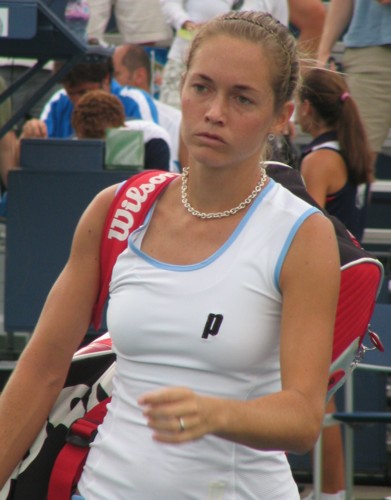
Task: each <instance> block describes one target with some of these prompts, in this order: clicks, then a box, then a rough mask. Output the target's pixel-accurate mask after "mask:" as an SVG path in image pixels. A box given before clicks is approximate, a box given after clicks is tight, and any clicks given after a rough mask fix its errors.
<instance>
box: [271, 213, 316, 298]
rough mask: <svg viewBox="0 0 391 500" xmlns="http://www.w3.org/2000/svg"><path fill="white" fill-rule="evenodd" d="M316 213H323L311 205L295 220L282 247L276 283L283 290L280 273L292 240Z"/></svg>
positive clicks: (275, 275)
mask: <svg viewBox="0 0 391 500" xmlns="http://www.w3.org/2000/svg"><path fill="white" fill-rule="evenodd" d="M315 213H322V212H321V211H320V210H319V209H318V208H315V207H311V208H309V209H308V210H306V211H305V212H304V213H303V214H302V215H301V216H300V217H299V218H298V219H297V221H296V222H295V224H294V225H293V227H292V229H291V230H290V231H289V234H288V237H287V239H286V241H285V243H284V246H283V247H282V250H281V252H280V255H279V257H278V259H277V264H276V267H275V269H274V285H275V287H276V288H277V290H279V291H280V292H281V289H280V274H281V268H282V265H283V263H284V260H285V257H286V254H287V253H288V250H289V248H290V246H291V243H292V240H293V238H294V237H295V235H296V233H297V231H298V230H299V228H300V226H301V225H302V224H303V222H304V221H305V220H306V219H308V217H309V216H310V215H312V214H315Z"/></svg>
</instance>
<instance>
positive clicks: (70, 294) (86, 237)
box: [0, 186, 115, 489]
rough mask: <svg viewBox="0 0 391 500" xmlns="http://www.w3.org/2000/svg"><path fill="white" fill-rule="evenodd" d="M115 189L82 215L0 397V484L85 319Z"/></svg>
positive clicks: (30, 437) (56, 387)
mask: <svg viewBox="0 0 391 500" xmlns="http://www.w3.org/2000/svg"><path fill="white" fill-rule="evenodd" d="M114 190H115V186H112V187H110V188H108V189H106V190H105V191H102V193H100V194H99V195H98V196H97V197H96V198H95V199H94V200H93V202H92V203H91V204H90V206H89V207H88V208H87V210H86V211H85V213H84V214H83V216H82V218H81V220H80V222H79V224H78V227H77V229H76V232H75V236H74V239H73V243H72V248H71V253H70V257H69V260H68V262H67V264H66V266H65V267H64V270H63V271H62V273H61V274H60V276H59V278H58V279H57V281H56V283H55V284H54V286H53V288H52V290H51V291H50V293H49V295H48V297H47V300H46V303H45V305H44V308H43V310H42V313H41V315H40V318H39V320H38V323H37V325H36V328H35V331H34V333H33V335H32V337H31V340H30V341H29V343H28V345H27V346H26V348H25V349H24V351H23V353H22V355H21V357H20V359H19V361H18V363H17V366H16V368H15V370H14V372H13V374H12V375H11V377H10V380H9V382H8V383H7V385H6V387H5V389H4V391H3V393H2V395H1V397H0V442H1V446H0V489H1V487H2V485H3V484H4V482H5V481H6V480H7V478H8V477H9V475H10V474H11V472H12V471H13V469H14V468H15V466H16V465H17V463H18V462H19V460H21V458H22V457H23V455H24V453H25V452H26V450H27V449H28V447H29V446H30V445H31V444H32V442H33V441H34V439H35V437H36V435H37V434H38V432H39V431H40V429H41V428H42V426H43V424H44V422H45V419H46V418H47V416H48V414H49V412H50V409H51V407H52V405H53V403H54V402H55V400H56V397H57V396H58V393H59V391H60V390H61V388H62V387H63V384H64V381H65V378H66V375H67V372H68V369H69V365H70V362H71V358H72V355H73V354H74V352H75V350H76V349H77V348H78V346H79V345H80V343H81V341H82V339H83V337H84V335H85V333H86V331H87V329H88V326H89V324H90V319H91V312H92V308H93V305H94V302H95V300H96V296H97V293H98V287H99V273H100V269H99V257H100V240H101V234H102V229H103V224H104V220H105V217H106V213H107V210H108V207H109V205H110V203H111V201H112V199H113V196H114Z"/></svg>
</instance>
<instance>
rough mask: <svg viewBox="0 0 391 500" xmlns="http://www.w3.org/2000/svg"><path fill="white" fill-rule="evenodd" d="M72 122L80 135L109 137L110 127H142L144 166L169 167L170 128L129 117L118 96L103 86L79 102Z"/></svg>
mask: <svg viewBox="0 0 391 500" xmlns="http://www.w3.org/2000/svg"><path fill="white" fill-rule="evenodd" d="M72 125H73V128H74V130H75V133H76V137H77V138H78V139H106V131H107V129H108V128H124V129H127V130H136V131H140V132H142V134H143V139H144V148H145V151H144V168H155V169H156V168H157V169H160V170H169V165H170V147H169V137H168V134H167V132H166V131H165V130H164V129H163V128H162V127H160V126H159V125H157V124H156V123H153V122H149V121H147V120H137V119H134V120H129V121H126V118H125V113H124V108H123V106H122V103H121V101H120V100H119V99H118V97H117V96H115V95H113V94H109V93H108V92H105V91H104V90H91V91H90V92H87V94H85V95H83V96H82V97H81V98H80V99H79V101H78V102H77V104H76V106H75V109H74V110H73V113H72Z"/></svg>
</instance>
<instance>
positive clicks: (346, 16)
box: [318, 0, 354, 66]
mask: <svg viewBox="0 0 391 500" xmlns="http://www.w3.org/2000/svg"><path fill="white" fill-rule="evenodd" d="M353 8H354V0H331V2H330V3H329V6H328V9H327V15H326V20H325V23H324V26H323V31H322V36H321V38H320V42H319V47H318V63H319V65H320V66H325V65H326V64H327V61H328V59H329V57H330V55H331V51H332V50H333V47H334V45H335V43H336V42H337V40H338V39H339V37H340V36H341V35H342V33H343V32H344V30H345V28H346V26H347V25H348V24H349V22H350V20H351V18H352V15H353Z"/></svg>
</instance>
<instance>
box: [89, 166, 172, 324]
mask: <svg viewBox="0 0 391 500" xmlns="http://www.w3.org/2000/svg"><path fill="white" fill-rule="evenodd" d="M177 176H178V174H175V173H172V172H163V171H161V170H146V171H143V172H140V173H139V174H136V175H134V176H132V177H130V178H129V179H128V180H127V181H126V182H125V183H124V184H122V185H121V187H120V189H119V191H118V193H117V194H116V196H115V198H114V200H113V203H112V204H111V206H110V208H109V211H108V214H107V217H106V221H105V225H104V228H103V233H102V241H101V254H100V265H101V277H100V288H99V296H98V299H97V301H96V303H95V306H94V310H93V313H92V319H91V322H92V324H93V326H94V328H95V329H96V330H98V329H99V327H100V324H101V318H102V311H103V307H104V305H105V302H106V299H107V295H108V290H109V283H110V279H111V273H112V270H113V266H114V264H115V262H116V260H117V257H118V255H119V254H120V253H121V252H123V250H124V249H125V248H126V244H127V241H128V237H129V235H130V233H131V232H132V231H134V230H135V229H137V228H138V227H139V226H140V225H141V223H142V222H143V221H144V218H145V216H146V215H147V213H148V211H149V209H150V208H151V206H152V205H153V203H154V202H155V200H156V198H157V197H158V196H159V194H160V193H161V191H162V189H163V188H164V187H166V186H167V184H168V183H169V182H171V181H172V180H173V179H174V178H175V177H177Z"/></svg>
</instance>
